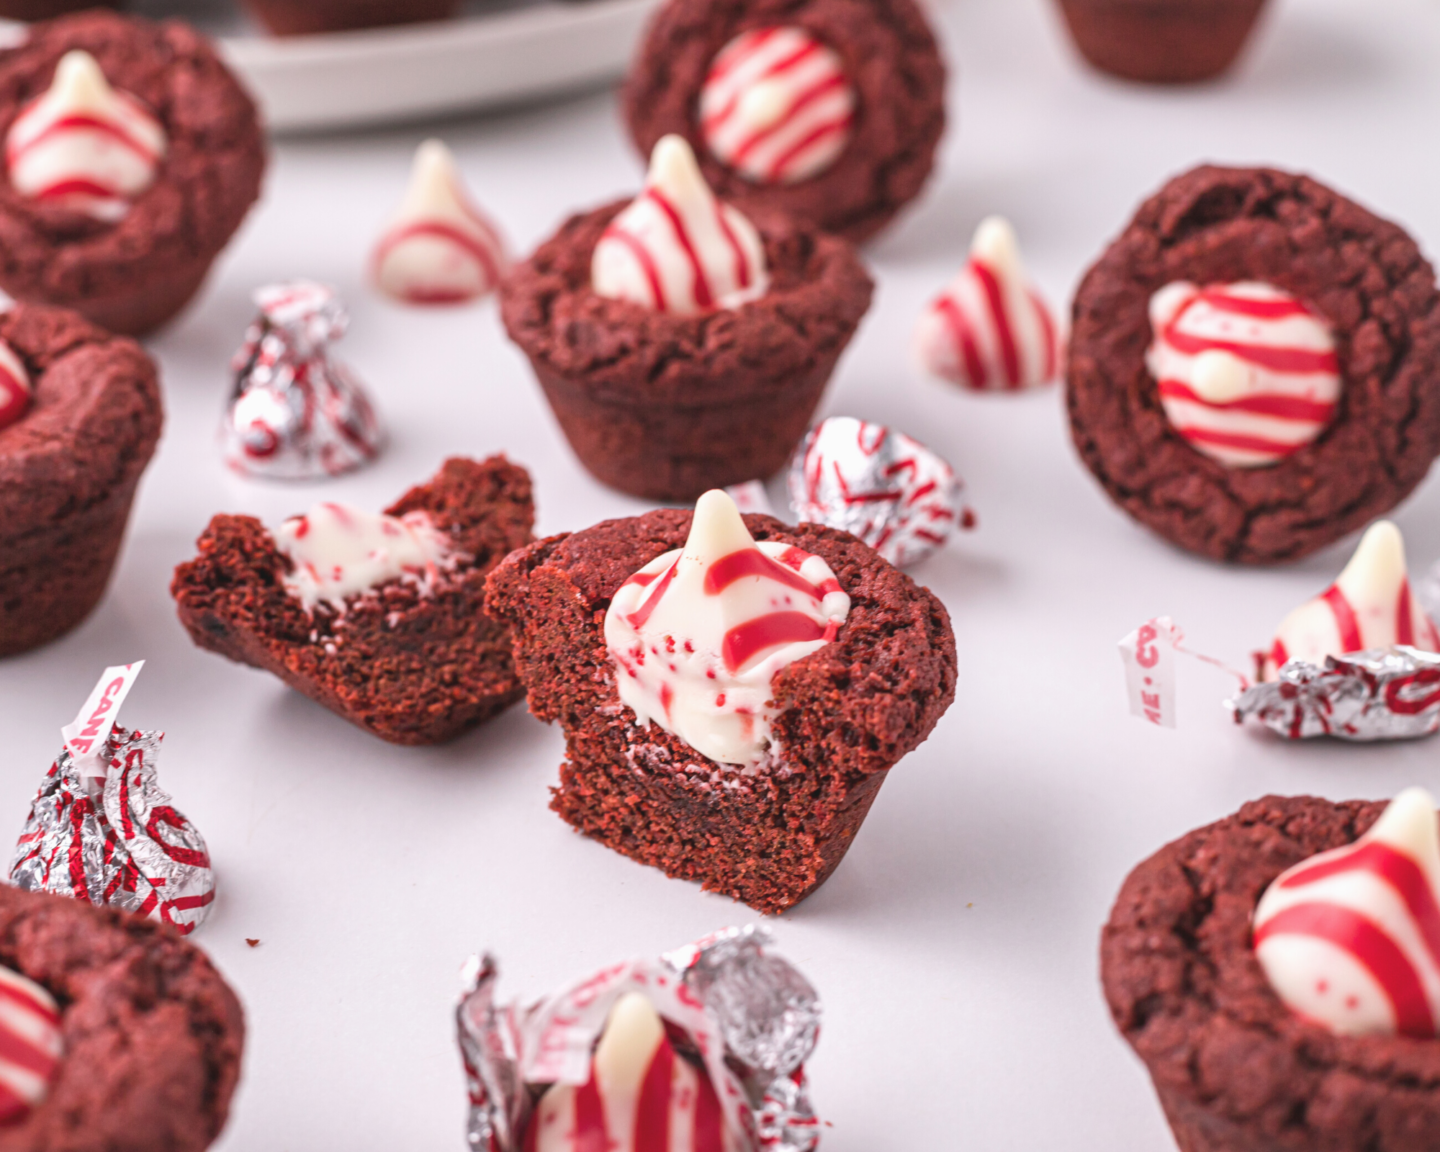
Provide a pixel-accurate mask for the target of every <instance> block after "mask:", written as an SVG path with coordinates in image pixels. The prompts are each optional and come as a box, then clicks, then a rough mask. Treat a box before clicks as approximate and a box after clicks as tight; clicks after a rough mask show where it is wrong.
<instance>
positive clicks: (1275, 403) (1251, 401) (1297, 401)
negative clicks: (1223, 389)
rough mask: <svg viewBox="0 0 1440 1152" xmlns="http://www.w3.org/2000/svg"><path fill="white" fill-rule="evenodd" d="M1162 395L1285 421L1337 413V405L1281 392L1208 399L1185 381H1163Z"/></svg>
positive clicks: (1320, 419)
mask: <svg viewBox="0 0 1440 1152" xmlns="http://www.w3.org/2000/svg"><path fill="white" fill-rule="evenodd" d="M1160 395H1161V396H1163V397H1165V398H1166V399H1169V400H1185V401H1187V402H1189V403H1191V404H1199V405H1200V406H1201V407H1204V408H1210V409H1213V410H1215V411H1217V412H1253V413H1254V414H1255V415H1257V416H1275V417H1278V418H1280V419H1281V420H1301V421H1306V422H1312V421H1313V422H1314V423H1316V424H1324V423H1328V422H1329V420H1330V417H1331V416H1333V415H1334V414H1335V405H1334V404H1327V403H1321V402H1318V401H1315V400H1306V399H1304V398H1303V397H1300V396H1285V395H1283V394H1281V393H1278V392H1262V393H1259V394H1258V395H1254V396H1241V397H1240V398H1239V399H1236V400H1206V399H1205V398H1204V397H1203V396H1201V395H1200V394H1199V393H1197V392H1196V391H1195V390H1194V389H1193V388H1191V387H1190V386H1189V385H1188V384H1186V383H1185V382H1184V381H1183V380H1162V381H1160Z"/></svg>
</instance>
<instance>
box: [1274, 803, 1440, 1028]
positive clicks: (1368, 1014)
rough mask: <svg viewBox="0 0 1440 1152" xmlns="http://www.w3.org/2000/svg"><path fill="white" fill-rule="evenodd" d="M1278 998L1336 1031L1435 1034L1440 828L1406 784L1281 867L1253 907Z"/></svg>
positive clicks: (1439, 1012)
mask: <svg viewBox="0 0 1440 1152" xmlns="http://www.w3.org/2000/svg"><path fill="white" fill-rule="evenodd" d="M1254 945H1255V955H1256V958H1257V959H1258V960H1259V961H1260V966H1261V968H1263V969H1264V971H1265V975H1266V978H1267V979H1268V980H1269V982H1270V985H1271V987H1272V988H1274V990H1275V992H1276V994H1277V995H1278V996H1279V997H1280V999H1281V1000H1283V1001H1284V1002H1285V1004H1286V1005H1287V1006H1288V1007H1289V1008H1290V1009H1291V1010H1292V1011H1294V1012H1296V1013H1298V1014H1299V1015H1301V1016H1303V1017H1305V1018H1306V1019H1309V1020H1312V1021H1314V1022H1315V1023H1317V1024H1319V1025H1321V1026H1322V1027H1325V1028H1327V1029H1329V1030H1330V1031H1331V1032H1335V1033H1337V1034H1340V1035H1346V1036H1365V1035H1395V1034H1397V1033H1398V1034H1400V1035H1403V1036H1411V1037H1415V1038H1417V1039H1429V1040H1433V1039H1434V1038H1435V1037H1436V1034H1437V1030H1440V1029H1437V1022H1440V826H1437V816H1436V811H1435V802H1434V800H1433V799H1431V797H1430V794H1429V793H1428V792H1426V791H1425V790H1424V789H1422V788H1410V789H1407V790H1406V791H1404V792H1402V793H1400V795H1399V796H1397V797H1396V798H1395V799H1394V801H1392V802H1391V804H1390V805H1389V807H1387V808H1386V809H1385V811H1384V813H1383V814H1382V815H1381V817H1380V819H1379V820H1378V821H1376V823H1375V824H1374V826H1373V827H1372V828H1371V829H1370V830H1369V831H1368V832H1366V833H1365V835H1363V836H1362V837H1360V839H1359V840H1357V841H1356V842H1355V843H1353V844H1349V845H1346V846H1345V847H1343V848H1336V849H1334V850H1332V851H1329V852H1321V853H1320V854H1319V855H1317V856H1312V857H1311V858H1310V859H1308V860H1304V861H1302V862H1301V863H1299V864H1297V865H1295V866H1294V867H1293V868H1291V869H1289V870H1288V871H1286V872H1284V873H1282V874H1281V875H1280V876H1279V877H1278V878H1277V879H1276V880H1275V881H1274V883H1272V884H1271V885H1270V887H1269V888H1267V889H1266V890H1265V893H1264V895H1263V896H1261V898H1260V902H1259V904H1258V905H1257V906H1256V908H1255V918H1254Z"/></svg>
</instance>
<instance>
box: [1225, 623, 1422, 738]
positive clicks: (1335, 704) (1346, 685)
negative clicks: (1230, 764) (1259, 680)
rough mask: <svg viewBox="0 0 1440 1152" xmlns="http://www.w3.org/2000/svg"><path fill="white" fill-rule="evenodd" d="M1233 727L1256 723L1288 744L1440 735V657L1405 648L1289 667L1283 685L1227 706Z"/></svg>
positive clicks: (1260, 687) (1264, 687)
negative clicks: (1329, 738)
mask: <svg viewBox="0 0 1440 1152" xmlns="http://www.w3.org/2000/svg"><path fill="white" fill-rule="evenodd" d="M1226 703H1227V705H1228V706H1229V707H1230V708H1231V709H1232V710H1233V711H1234V713H1235V722H1236V723H1237V724H1239V723H1243V722H1244V721H1245V720H1247V719H1255V720H1258V721H1259V722H1260V723H1262V724H1264V725H1265V726H1266V727H1268V728H1270V729H1271V730H1272V731H1275V732H1278V733H1279V734H1280V735H1281V736H1284V737H1285V738H1287V739H1289V740H1308V739H1310V738H1311V737H1314V736H1334V737H1337V738H1338V739H1341V740H1356V741H1371V740H1407V739H1410V738H1411V737H1414V736H1428V735H1429V734H1430V733H1432V732H1434V731H1436V730H1437V729H1440V655H1437V654H1436V653H1434V652H1422V651H1420V650H1419V649H1418V648H1410V647H1407V646H1399V647H1395V648H1376V649H1373V650H1371V651H1369V652H1353V653H1350V654H1348V655H1345V656H1328V657H1326V659H1325V666H1324V667H1323V668H1321V667H1317V666H1316V665H1314V664H1309V663H1307V662H1305V661H1304V660H1291V661H1290V662H1289V663H1288V664H1286V665H1285V666H1284V667H1283V668H1281V669H1280V678H1279V679H1278V680H1271V681H1267V682H1265V683H1263V684H1256V685H1255V686H1254V687H1253V688H1247V689H1246V690H1245V691H1244V692H1242V693H1241V694H1240V696H1239V697H1237V698H1236V699H1234V700H1229V701H1226Z"/></svg>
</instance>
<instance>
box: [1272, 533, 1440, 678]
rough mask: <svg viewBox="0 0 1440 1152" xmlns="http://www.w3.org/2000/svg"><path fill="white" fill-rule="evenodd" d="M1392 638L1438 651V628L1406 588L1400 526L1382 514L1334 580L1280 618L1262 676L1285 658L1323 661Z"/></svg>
mask: <svg viewBox="0 0 1440 1152" xmlns="http://www.w3.org/2000/svg"><path fill="white" fill-rule="evenodd" d="M1395 644H1408V645H1410V646H1411V647H1414V648H1420V649H1423V650H1424V651H1426V652H1440V634H1437V632H1436V629H1435V625H1434V623H1433V622H1432V621H1431V620H1430V617H1429V616H1427V615H1426V614H1425V610H1424V609H1423V608H1421V607H1420V602H1419V601H1418V600H1417V599H1416V598H1415V594H1414V593H1413V592H1412V591H1411V590H1410V579H1409V576H1408V574H1407V572H1406V568H1405V541H1404V539H1403V538H1402V537H1401V535H1400V529H1398V528H1396V527H1395V525H1394V524H1392V523H1390V521H1388V520H1381V521H1378V522H1377V523H1375V524H1372V525H1371V526H1370V527H1369V529H1368V530H1367V531H1366V532H1365V535H1364V536H1363V537H1361V539H1360V545H1359V547H1357V548H1356V549H1355V555H1354V556H1352V557H1351V558H1350V563H1348V564H1347V565H1345V570H1344V571H1343V572H1341V573H1340V575H1339V576H1338V577H1337V578H1336V580H1335V583H1334V584H1332V585H1330V587H1329V588H1327V589H1326V590H1325V591H1324V592H1322V593H1321V594H1320V595H1319V596H1317V597H1315V599H1313V600H1309V601H1306V602H1305V603H1304V604H1302V605H1300V607H1299V608H1296V609H1295V610H1294V611H1293V612H1291V613H1290V615H1288V616H1286V617H1285V619H1284V620H1282V621H1281V622H1280V627H1279V628H1278V629H1277V630H1276V632H1275V642H1274V643H1273V644H1272V645H1271V647H1270V651H1269V653H1268V654H1267V656H1266V658H1265V660H1264V661H1263V667H1262V668H1261V678H1262V679H1265V680H1274V679H1275V678H1276V676H1277V675H1278V673H1279V671H1280V669H1281V668H1282V667H1283V666H1284V665H1285V662H1286V661H1288V660H1304V661H1305V662H1306V663H1309V664H1315V665H1321V666H1323V665H1324V663H1325V657H1327V656H1344V655H1345V654H1346V653H1349V652H1364V651H1367V650H1369V649H1372V648H1389V647H1391V646H1392V645H1395Z"/></svg>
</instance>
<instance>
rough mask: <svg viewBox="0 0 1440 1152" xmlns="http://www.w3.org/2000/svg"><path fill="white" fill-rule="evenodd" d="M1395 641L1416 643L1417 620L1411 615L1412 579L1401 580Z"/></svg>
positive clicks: (1396, 607) (1396, 614) (1396, 611)
mask: <svg viewBox="0 0 1440 1152" xmlns="http://www.w3.org/2000/svg"><path fill="white" fill-rule="evenodd" d="M1395 643H1397V644H1414V643H1415V621H1414V618H1413V617H1412V616H1411V615H1410V581H1409V579H1408V578H1406V579H1402V580H1401V581H1400V602H1399V603H1398V604H1396V605H1395Z"/></svg>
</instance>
